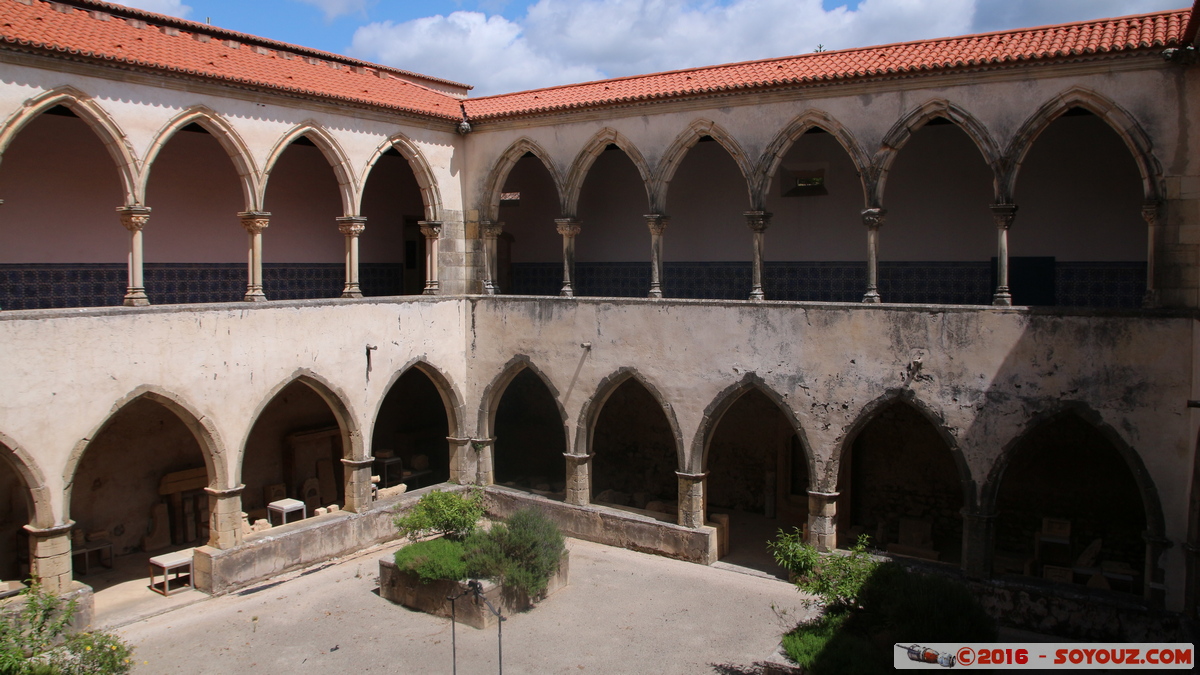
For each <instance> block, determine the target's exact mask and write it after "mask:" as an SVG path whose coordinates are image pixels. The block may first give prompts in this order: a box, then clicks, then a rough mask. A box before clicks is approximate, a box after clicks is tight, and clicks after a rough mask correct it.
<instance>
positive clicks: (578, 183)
mask: <svg viewBox="0 0 1200 675" xmlns="http://www.w3.org/2000/svg"><path fill="white" fill-rule="evenodd" d="M609 145H615V146H617V147H618V148H620V149H621V151H622V152H624V153H625V156H626V157H628V158H629V160H630V161H631V162H633V165H634V166H635V167H636V168H637V171H638V175H639V176H641V177H642V184H643V187H644V188H645V190H646V200H647V203H649V202H650V200H651V195H650V178H651V174H650V167H649V165H648V164H646V158H645V157H643V156H642V153H641V151H640V150H638V148H637V146H636V145H634V144H633V143H632V142H631V141H630V140H629V139H627V138H625V137H624V136H622V135H621V133H620V132H618V131H617V130H615V129H612V128H610V127H606V128H604V129H601V130H600V131H599V132H598V133H597V134H596V135H595V136H593V137H592V139H591V140H590V141H588V142H587V144H586V145H584V146H583V149H582V150H580V151H579V154H578V155H577V156H576V157H575V161H574V162H572V164H571V170H570V171H569V172H568V173H567V182H566V197H565V199H564V204H565V205H564V208H563V217H565V218H574V217H576V216H577V215H578V210H579V195H580V194H581V193H582V192H583V184H584V182H585V181H586V180H587V176H588V173H589V172H590V171H591V168H592V165H593V164H595V162H596V159H597V158H598V157H599V156H600V153H602V152H604V150H605V148H607V147H608V146H609Z"/></svg>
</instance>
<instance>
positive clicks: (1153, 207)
mask: <svg viewBox="0 0 1200 675" xmlns="http://www.w3.org/2000/svg"><path fill="white" fill-rule="evenodd" d="M1142 220H1144V221H1146V295H1145V296H1144V297H1143V298H1142V306H1143V307H1157V306H1158V290H1157V289H1156V287H1155V285H1154V248H1155V246H1156V245H1157V244H1158V204H1156V203H1155V204H1146V205H1144V206H1143V207H1142Z"/></svg>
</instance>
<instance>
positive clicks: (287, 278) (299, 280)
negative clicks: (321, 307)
mask: <svg viewBox="0 0 1200 675" xmlns="http://www.w3.org/2000/svg"><path fill="white" fill-rule="evenodd" d="M360 283H361V279H360ZM345 285H346V267H345V265H342V264H339V263H270V264H264V265H263V293H265V294H266V295H267V298H268V299H269V300H311V299H315V298H336V297H339V296H340V295H341V294H342V289H343V288H344V287H345Z"/></svg>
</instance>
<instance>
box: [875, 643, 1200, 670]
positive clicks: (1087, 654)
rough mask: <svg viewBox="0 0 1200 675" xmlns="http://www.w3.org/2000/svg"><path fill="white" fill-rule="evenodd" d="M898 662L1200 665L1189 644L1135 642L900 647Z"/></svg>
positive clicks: (1011, 666)
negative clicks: (1196, 663)
mask: <svg viewBox="0 0 1200 675" xmlns="http://www.w3.org/2000/svg"><path fill="white" fill-rule="evenodd" d="M893 663H894V665H895V666H896V668H897V669H902V670H911V669H929V668H955V667H958V668H974V669H979V670H988V669H992V668H1003V669H1007V670H1017V669H1021V668H1031V669H1042V670H1049V669H1062V670H1074V669H1078V668H1095V667H1097V666H1102V667H1104V668H1105V669H1108V670H1120V669H1125V668H1130V669H1133V668H1138V669H1143V670H1145V669H1161V670H1176V669H1178V670H1190V669H1191V668H1192V667H1194V665H1195V656H1194V649H1193V646H1192V645H1191V644H1188V643H1134V644H1104V643H1100V644H1083V643H1071V644H1036V643H1028V644H1025V643H1022V644H961V643H957V644H956V643H945V642H935V643H929V644H923V645H916V644H913V645H907V644H898V645H896V647H895V650H894V656H893Z"/></svg>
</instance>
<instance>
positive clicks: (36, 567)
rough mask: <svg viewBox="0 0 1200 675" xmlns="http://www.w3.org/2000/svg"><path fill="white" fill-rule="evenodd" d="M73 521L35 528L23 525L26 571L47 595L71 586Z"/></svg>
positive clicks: (60, 591)
mask: <svg viewBox="0 0 1200 675" xmlns="http://www.w3.org/2000/svg"><path fill="white" fill-rule="evenodd" d="M74 526H75V523H73V522H69V521H68V522H67V523H66V524H64V525H55V526H53V527H47V528H39V527H34V526H32V525H26V526H25V531H26V532H28V533H29V574H30V576H32V577H34V578H36V579H38V580H39V581H40V582H41V584H42V588H43V589H44V590H45V591H46V592H48V593H51V594H54V595H62V594H63V593H66V592H67V591H68V590H70V589H71V528H72V527H74Z"/></svg>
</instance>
